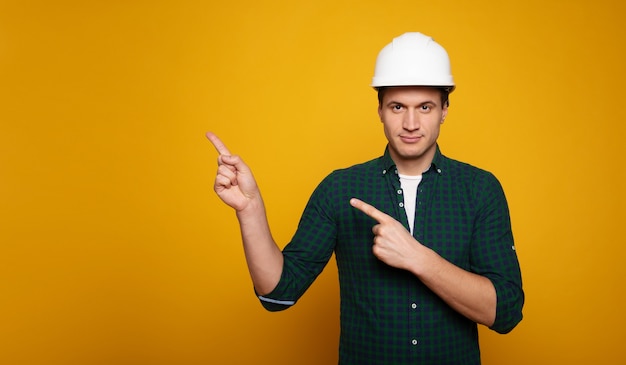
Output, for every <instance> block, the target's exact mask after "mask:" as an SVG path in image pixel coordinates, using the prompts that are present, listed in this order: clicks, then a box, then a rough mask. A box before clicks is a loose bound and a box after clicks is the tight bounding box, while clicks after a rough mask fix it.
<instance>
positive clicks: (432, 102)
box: [385, 99, 438, 107]
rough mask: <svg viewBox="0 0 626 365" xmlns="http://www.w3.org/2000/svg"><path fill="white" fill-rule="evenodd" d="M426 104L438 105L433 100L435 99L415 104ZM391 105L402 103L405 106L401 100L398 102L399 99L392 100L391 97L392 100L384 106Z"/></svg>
mask: <svg viewBox="0 0 626 365" xmlns="http://www.w3.org/2000/svg"><path fill="white" fill-rule="evenodd" d="M426 104H432V105H434V106H437V105H438V104H437V102H435V101H433V100H425V101H423V102H421V103H419V104H417V106H418V107H420V106H422V105H426ZM392 105H402V106H406V104H405V103H402V102H399V101H396V100H393V99H392V100H390V101H389V102H388V103H387V104H385V106H387V107H389V106H392Z"/></svg>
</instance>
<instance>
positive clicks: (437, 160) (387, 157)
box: [381, 144, 445, 175]
mask: <svg viewBox="0 0 626 365" xmlns="http://www.w3.org/2000/svg"><path fill="white" fill-rule="evenodd" d="M381 162H382V164H381V167H382V169H381V174H382V175H386V174H388V173H390V172H391V173H394V174H396V175H397V174H398V170H397V169H396V163H395V162H394V161H393V159H392V158H391V154H390V153H389V145H387V146H386V147H385V153H384V154H383V157H382V159H381ZM444 165H445V157H444V156H443V155H442V154H441V150H440V149H439V144H437V149H436V150H435V156H434V157H433V162H432V163H431V164H430V167H429V168H428V169H426V171H424V173H426V172H429V171H435V172H437V173H438V174H439V175H441V174H442V173H443V169H444Z"/></svg>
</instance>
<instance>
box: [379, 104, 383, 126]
mask: <svg viewBox="0 0 626 365" xmlns="http://www.w3.org/2000/svg"><path fill="white" fill-rule="evenodd" d="M378 118H379V119H380V121H381V122H382V121H383V108H382V106H380V105H378Z"/></svg>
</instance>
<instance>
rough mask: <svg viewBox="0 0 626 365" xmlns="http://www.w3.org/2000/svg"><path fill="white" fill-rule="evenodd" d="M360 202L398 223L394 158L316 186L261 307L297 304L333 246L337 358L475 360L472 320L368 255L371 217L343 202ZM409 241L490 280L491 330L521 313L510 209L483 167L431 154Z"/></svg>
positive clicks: (393, 363) (392, 364) (395, 362)
mask: <svg viewBox="0 0 626 365" xmlns="http://www.w3.org/2000/svg"><path fill="white" fill-rule="evenodd" d="M352 197H356V198H359V199H361V200H363V201H365V202H367V203H369V204H371V205H373V206H375V207H376V208H378V209H379V210H380V211H382V212H385V213H387V214H388V215H390V216H392V217H394V218H395V219H397V220H398V221H400V222H401V223H403V224H404V226H405V227H406V228H407V229H408V221H407V218H406V212H405V210H404V204H403V202H404V199H403V192H402V189H401V187H400V180H399V176H398V173H397V170H396V167H395V163H394V162H393V160H392V159H391V157H390V155H389V150H388V149H386V150H385V154H384V155H383V156H382V157H379V158H377V159H374V160H371V161H369V162H366V163H363V164H359V165H355V166H353V167H350V168H347V169H342V170H337V171H334V172H333V173H331V174H330V175H329V176H328V177H326V178H325V179H324V180H323V181H322V182H321V183H320V185H319V186H318V187H317V188H316V189H315V191H314V193H313V195H312V196H311V198H310V200H309V202H308V204H307V206H306V208H305V210H304V213H303V215H302V218H301V221H300V224H299V225H298V229H297V231H296V233H295V235H294V237H293V239H292V241H291V242H290V243H289V244H288V245H287V246H286V247H285V248H284V250H283V255H284V257H285V263H284V267H283V273H282V277H281V279H280V282H279V283H278V285H277V287H276V288H275V289H274V291H272V292H271V293H270V294H268V295H265V296H260V297H259V298H260V300H261V303H262V304H263V306H264V307H265V308H266V309H268V310H270V311H276V310H282V309H286V308H288V307H290V306H291V305H293V304H295V302H296V301H297V300H298V298H300V296H301V295H302V294H304V292H305V291H306V290H307V288H308V287H309V286H310V285H311V284H312V283H313V281H314V280H315V278H316V277H317V276H318V274H319V273H320V272H321V271H322V269H323V268H324V267H325V266H326V264H327V263H328V260H329V259H330V257H331V255H332V254H333V252H334V253H335V255H336V261H337V267H338V270H339V283H340V288H341V289H340V292H341V295H340V296H341V336H340V344H339V363H340V364H344V365H347V364H359V365H364V364H385V365H400V364H436V365H442V364H454V365H461V364H480V351H479V347H478V329H477V325H476V323H475V322H472V321H471V320H469V319H467V318H465V317H464V316H462V315H460V314H459V313H457V312H456V311H455V310H453V309H452V308H450V307H449V306H448V305H447V304H446V303H444V302H443V301H442V300H441V299H440V298H439V297H438V296H437V295H435V294H434V293H433V292H432V291H430V289H428V288H427V287H426V286H425V285H424V284H422V283H421V282H420V281H419V280H418V279H417V278H416V277H415V276H413V275H412V274H411V273H409V272H407V271H404V270H400V269H396V268H392V267H390V266H388V265H386V264H384V263H383V262H381V261H380V260H378V259H377V258H376V257H375V256H374V255H373V254H372V242H373V238H374V237H373V234H372V226H374V225H375V224H376V221H374V220H373V219H372V218H370V217H368V216H367V215H365V214H364V213H362V212H360V211H359V210H357V209H355V208H353V207H352V206H350V204H349V201H350V198H352ZM413 235H414V237H415V238H416V239H417V240H418V241H419V242H421V243H422V244H424V245H426V246H428V247H430V248H432V249H433V250H435V251H436V252H437V253H438V254H439V255H441V256H442V257H444V258H445V259H446V260H448V261H450V262H451V263H453V264H455V265H457V266H459V267H461V268H463V269H465V270H468V271H471V272H474V273H477V274H479V275H483V276H485V277H487V278H489V279H490V280H491V281H492V283H493V285H494V286H495V289H496V293H497V298H498V300H497V310H496V320H495V323H494V324H493V326H492V327H491V328H492V329H493V330H495V331H497V332H500V333H506V332H508V331H510V330H512V329H513V327H515V326H516V325H517V323H519V321H520V320H521V319H522V306H523V303H524V292H523V291H522V279H521V274H520V268H519V263H518V260H517V255H516V253H515V247H514V243H513V235H512V232H511V224H510V218H509V210H508V205H507V202H506V198H505V195H504V192H503V190H502V187H501V185H500V183H499V182H498V180H497V179H496V178H495V177H494V176H493V175H492V174H491V173H489V172H487V171H484V170H481V169H478V168H476V167H473V166H470V165H468V164H465V163H461V162H458V161H455V160H452V159H449V158H447V157H445V156H443V155H442V154H441V152H440V150H439V147H438V146H437V152H436V154H435V157H434V159H433V163H432V165H431V167H430V168H429V169H428V170H427V171H426V172H424V173H423V177H422V182H421V183H420V185H419V187H418V194H417V202H416V209H415V223H414V234H413Z"/></svg>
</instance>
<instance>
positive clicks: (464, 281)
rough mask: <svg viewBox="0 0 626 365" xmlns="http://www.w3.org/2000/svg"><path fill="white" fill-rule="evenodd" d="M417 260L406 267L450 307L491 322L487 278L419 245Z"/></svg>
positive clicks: (492, 303) (491, 297)
mask: <svg viewBox="0 0 626 365" xmlns="http://www.w3.org/2000/svg"><path fill="white" fill-rule="evenodd" d="M421 249H423V250H424V252H423V254H422V257H423V259H422V260H421V262H420V263H416V264H415V265H413V266H412V267H411V269H410V271H412V272H413V273H414V274H415V275H416V276H417V277H418V278H419V279H420V280H421V281H422V282H423V283H424V284H425V285H426V286H427V287H428V288H430V289H431V290H432V291H433V292H434V293H435V294H437V295H438V296H439V297H440V298H441V299H443V300H444V301H445V302H446V303H447V304H448V305H449V306H450V307H452V308H453V309H455V310H456V311H457V312H459V313H461V314H462V315H464V316H465V317H467V318H469V319H471V320H473V321H474V322H477V323H480V324H483V325H485V326H487V327H489V326H491V325H492V324H493V323H494V321H495V319H496V304H497V297H496V290H495V287H494V286H493V284H492V283H491V280H489V279H488V278H486V277H484V276H480V275H477V274H474V273H471V272H469V271H466V270H463V269H461V268H460V267H458V266H456V265H454V264H452V263H450V262H448V261H447V260H445V259H444V258H443V257H441V256H439V255H438V254H437V253H436V252H435V251H433V250H431V249H429V248H427V247H425V246H422V247H421Z"/></svg>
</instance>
